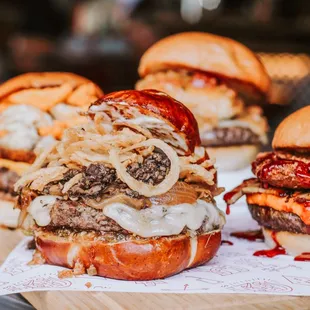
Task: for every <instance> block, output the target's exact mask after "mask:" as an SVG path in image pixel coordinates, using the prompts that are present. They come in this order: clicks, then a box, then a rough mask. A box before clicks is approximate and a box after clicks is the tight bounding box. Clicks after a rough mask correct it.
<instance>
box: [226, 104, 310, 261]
mask: <svg viewBox="0 0 310 310" xmlns="http://www.w3.org/2000/svg"><path fill="white" fill-rule="evenodd" d="M272 146H273V148H274V151H273V152H269V153H261V154H259V155H258V157H257V158H256V160H255V161H254V162H253V163H252V172H253V173H254V174H255V175H256V178H253V179H249V180H245V181H244V182H243V183H242V184H241V185H240V186H238V187H237V188H235V189H234V190H232V191H231V192H229V193H226V194H225V196H224V199H225V201H226V203H227V204H228V205H230V204H233V203H235V202H236V201H237V200H238V199H239V198H240V197H241V196H242V195H245V196H246V200H247V203H248V206H249V210H250V212H251V215H252V217H253V218H254V219H255V220H256V221H257V222H258V223H259V224H260V225H261V226H262V228H263V233H264V236H265V241H266V244H267V245H268V246H269V247H271V248H273V250H266V251H259V252H258V253H256V255H266V256H274V255H277V254H285V253H288V254H290V255H301V256H298V257H296V258H295V259H296V260H310V256H309V252H310V106H307V107H304V108H302V109H300V110H298V111H296V112H295V113H293V114H291V115H290V116H288V117H287V118H286V119H284V120H283V121H282V123H281V124H280V125H279V127H278V128H277V130H276V132H275V135H274V138H273V142H272ZM306 253H307V254H306Z"/></svg>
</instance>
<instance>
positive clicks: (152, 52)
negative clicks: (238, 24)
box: [138, 32, 270, 100]
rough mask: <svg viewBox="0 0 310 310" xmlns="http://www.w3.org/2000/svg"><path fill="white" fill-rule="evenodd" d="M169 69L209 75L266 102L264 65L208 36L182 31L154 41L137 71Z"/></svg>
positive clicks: (143, 73)
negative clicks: (185, 69) (189, 70)
mask: <svg viewBox="0 0 310 310" xmlns="http://www.w3.org/2000/svg"><path fill="white" fill-rule="evenodd" d="M173 68H188V69H194V70H200V71H204V72H207V73H210V74H213V75H215V76H218V77H220V78H222V79H225V80H226V82H228V83H229V82H230V83H231V84H233V85H232V86H235V87H236V88H238V87H239V88H240V90H239V91H240V92H241V93H244V94H245V95H246V96H247V97H251V98H252V99H253V100H266V96H267V94H268V92H269V88H270V79H269V76H268V74H267V73H266V70H265V68H264V66H263V65H262V63H261V62H260V61H259V59H258V58H257V57H256V55H255V54H254V53H253V52H252V51H251V50H250V49H249V48H247V47H246V46H244V45H243V44H241V43H239V42H237V41H234V40H232V39H229V38H226V37H221V36H217V35H214V34H210V33H202V32H184V33H179V34H175V35H171V36H169V37H166V38H164V39H162V40H160V41H158V42H157V43H155V44H154V45H153V46H151V47H150V48H149V49H148V50H147V51H146V52H145V53H144V55H143V56H142V58H141V61H140V65H139V69H138V71H139V74H140V76H141V77H145V76H146V75H148V74H151V73H155V72H158V71H162V70H167V69H173ZM242 84H243V85H242Z"/></svg>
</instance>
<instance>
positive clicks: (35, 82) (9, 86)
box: [0, 72, 102, 100]
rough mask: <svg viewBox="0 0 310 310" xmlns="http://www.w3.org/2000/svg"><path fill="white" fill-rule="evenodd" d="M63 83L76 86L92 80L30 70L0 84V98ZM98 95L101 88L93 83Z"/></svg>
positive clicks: (66, 73) (66, 74)
mask: <svg viewBox="0 0 310 310" xmlns="http://www.w3.org/2000/svg"><path fill="white" fill-rule="evenodd" d="M64 83H68V84H70V85H71V86H72V87H73V88H76V87H78V86H80V85H82V84H86V83H93V82H92V81H90V80H88V79H86V78H84V77H82V76H80V75H77V74H74V73H69V72H30V73H25V74H21V75H18V76H16V77H14V78H12V79H10V80H8V81H6V82H4V83H3V84H1V85H0V100H3V99H4V98H5V97H7V96H9V95H11V94H12V93H15V92H18V91H21V90H24V89H31V88H35V89H39V88H44V87H53V86H59V85H62V84H64ZM95 87H96V92H97V94H98V96H99V95H100V96H101V95H102V91H101V89H100V88H99V87H98V86H97V85H95Z"/></svg>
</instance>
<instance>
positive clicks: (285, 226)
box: [249, 205, 310, 235]
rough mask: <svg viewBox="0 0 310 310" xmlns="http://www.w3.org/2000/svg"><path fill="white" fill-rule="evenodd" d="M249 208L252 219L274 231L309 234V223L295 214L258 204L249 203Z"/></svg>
mask: <svg viewBox="0 0 310 310" xmlns="http://www.w3.org/2000/svg"><path fill="white" fill-rule="evenodd" d="M249 210H250V213H251V215H252V217H253V219H254V220H256V221H257V222H258V224H259V225H261V226H263V227H266V228H269V229H271V230H275V231H288V232H291V233H297V234H308V235H310V225H306V224H305V223H304V222H303V221H302V220H301V219H300V217H299V216H298V215H296V214H293V213H289V212H283V211H277V210H275V209H273V208H270V207H261V206H258V205H249Z"/></svg>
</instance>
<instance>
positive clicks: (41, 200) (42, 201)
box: [28, 195, 59, 226]
mask: <svg viewBox="0 0 310 310" xmlns="http://www.w3.org/2000/svg"><path fill="white" fill-rule="evenodd" d="M57 198H59V197H57V196H51V195H46V196H38V197H37V198H35V199H34V200H33V201H32V202H31V204H30V205H29V207H28V213H29V214H30V215H31V216H32V217H33V219H34V220H35V222H36V223H37V225H38V226H47V225H48V224H49V223H50V222H51V216H50V212H51V209H52V207H53V204H54V203H55V201H56V200H57Z"/></svg>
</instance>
